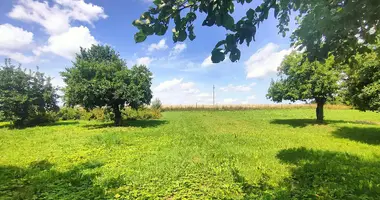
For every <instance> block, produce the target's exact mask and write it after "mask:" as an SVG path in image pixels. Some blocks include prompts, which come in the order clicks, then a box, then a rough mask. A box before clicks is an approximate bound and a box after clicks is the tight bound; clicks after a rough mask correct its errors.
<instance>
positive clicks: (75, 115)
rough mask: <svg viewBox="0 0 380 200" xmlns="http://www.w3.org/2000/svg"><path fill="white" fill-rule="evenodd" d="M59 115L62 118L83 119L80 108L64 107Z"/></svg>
mask: <svg viewBox="0 0 380 200" xmlns="http://www.w3.org/2000/svg"><path fill="white" fill-rule="evenodd" d="M58 116H59V118H60V119H61V120H78V119H81V112H80V110H79V108H71V107H63V108H61V109H60V110H59V113H58Z"/></svg>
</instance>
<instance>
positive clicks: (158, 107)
mask: <svg viewBox="0 0 380 200" xmlns="http://www.w3.org/2000/svg"><path fill="white" fill-rule="evenodd" d="M161 107H162V103H161V101H160V99H158V98H156V99H154V100H153V101H152V105H151V108H152V109H155V110H161Z"/></svg>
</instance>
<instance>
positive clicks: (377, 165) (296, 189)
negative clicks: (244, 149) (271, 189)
mask: <svg viewBox="0 0 380 200" xmlns="http://www.w3.org/2000/svg"><path fill="white" fill-rule="evenodd" d="M277 157H278V158H279V159H280V160H281V161H283V162H285V163H289V164H294V165H296V167H295V168H294V169H293V170H292V172H291V177H289V178H287V179H285V180H284V182H283V183H282V184H281V185H283V186H286V190H285V191H283V193H282V194H281V195H286V196H288V197H291V198H293V199H294V198H295V199H380V170H379V169H380V162H378V161H377V162H375V161H373V162H371V161H365V160H362V159H360V158H359V157H357V156H353V155H350V154H347V153H340V152H332V151H321V150H309V149H306V148H293V149H286V150H282V151H280V152H279V153H278V155H277Z"/></svg>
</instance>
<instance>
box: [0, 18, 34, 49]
mask: <svg viewBox="0 0 380 200" xmlns="http://www.w3.org/2000/svg"><path fill="white" fill-rule="evenodd" d="M32 42H33V33H31V32H28V31H25V30H24V29H22V28H19V27H15V26H12V25H10V24H2V25H0V50H5V49H7V50H20V49H22V48H25V47H26V46H28V45H29V44H31V43H32Z"/></svg>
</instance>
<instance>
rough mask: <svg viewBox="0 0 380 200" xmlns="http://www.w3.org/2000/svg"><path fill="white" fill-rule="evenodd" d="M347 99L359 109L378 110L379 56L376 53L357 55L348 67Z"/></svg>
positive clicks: (379, 86) (379, 96) (379, 93)
mask: <svg viewBox="0 0 380 200" xmlns="http://www.w3.org/2000/svg"><path fill="white" fill-rule="evenodd" d="M347 75H348V78H347V81H346V86H347V94H346V98H347V100H348V101H349V102H350V103H351V104H352V105H353V106H354V107H355V108H358V109H359V110H370V111H378V112H380V58H379V56H378V54H377V53H375V52H372V53H366V54H362V55H357V56H356V57H355V61H353V62H352V63H351V67H349V68H348V73H347Z"/></svg>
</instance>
